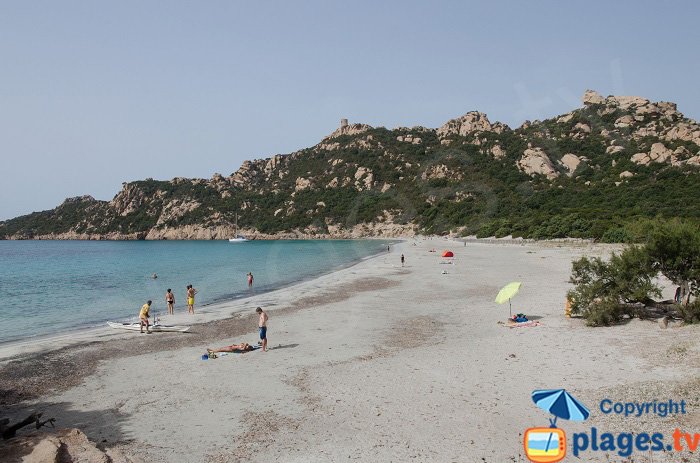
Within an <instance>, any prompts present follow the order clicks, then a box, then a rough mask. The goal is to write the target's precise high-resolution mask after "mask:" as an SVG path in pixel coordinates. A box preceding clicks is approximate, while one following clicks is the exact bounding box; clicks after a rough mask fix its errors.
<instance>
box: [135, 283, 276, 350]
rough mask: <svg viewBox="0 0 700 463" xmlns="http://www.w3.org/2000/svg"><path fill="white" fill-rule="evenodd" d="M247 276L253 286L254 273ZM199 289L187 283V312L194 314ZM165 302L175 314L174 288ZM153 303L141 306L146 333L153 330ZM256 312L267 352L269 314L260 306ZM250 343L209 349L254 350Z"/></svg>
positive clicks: (149, 302)
mask: <svg viewBox="0 0 700 463" xmlns="http://www.w3.org/2000/svg"><path fill="white" fill-rule="evenodd" d="M153 278H154V279H155V278H158V277H157V276H156V274H155V273H154V274H153ZM246 278H247V280H248V288H252V287H253V273H252V272H248V273H247V275H246ZM197 293H198V291H197V290H196V289H195V288H194V286H192V285H187V312H188V313H190V314H193V315H194V297H195V294H197ZM165 303H166V305H167V306H168V314H169V315H173V314H174V312H175V294H173V290H172V288H168V290H167V291H166V293H165ZM152 304H153V301H152V300H148V301H146V303H145V304H144V305H143V306H141V310H140V311H139V324H140V327H141V333H143V332H144V331H143V329H144V327H145V328H146V331H145V332H146V333H148V334H151V333H152V331H151V329H150V326H151V323H150V320H149V319H150V316H151V315H150V310H151V305H152ZM255 311H256V313H257V314H258V331H259V335H260V343H259V344H260V345H261V347H262V350H263V352H267V320H268V318H269V317H268V315H267V313H265V311H264V310H263V309H262V308H261V307H258V308H257V309H255ZM249 347H250V345H249V344H247V343H243V344H232V345H230V346H224V347H221V348H219V349H207V351H211V352H233V351H242V352H246V351H247V350H252V349H249Z"/></svg>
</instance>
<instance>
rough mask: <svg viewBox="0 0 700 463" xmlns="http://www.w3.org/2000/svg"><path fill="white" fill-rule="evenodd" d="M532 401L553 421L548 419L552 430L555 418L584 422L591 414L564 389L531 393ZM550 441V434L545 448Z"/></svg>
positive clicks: (555, 422)
mask: <svg viewBox="0 0 700 463" xmlns="http://www.w3.org/2000/svg"><path fill="white" fill-rule="evenodd" d="M532 401H533V402H535V405H537V406H538V407H540V408H541V409H542V410H546V411H548V412H549V413H551V414H552V415H554V419H553V420H552V419H551V418H550V420H549V425H550V427H552V428H556V427H557V418H562V419H564V420H573V421H585V420H586V419H587V418H588V416H589V415H590V414H591V412H590V411H589V410H588V409H587V408H586V406H585V405H583V404H582V403H581V402H579V401H578V400H576V399H575V398H574V396H572V395H571V394H569V393H568V392H566V389H544V390H538V391H533V393H532ZM551 440H552V434H550V435H549V440H548V441H547V448H546V449H545V451H546V450H549V443H550V442H551Z"/></svg>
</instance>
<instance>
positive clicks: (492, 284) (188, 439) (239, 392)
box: [0, 237, 700, 463]
mask: <svg viewBox="0 0 700 463" xmlns="http://www.w3.org/2000/svg"><path fill="white" fill-rule="evenodd" d="M431 248H435V249H436V250H438V251H442V250H443V249H446V248H448V249H451V250H453V251H454V253H455V255H456V258H455V259H454V263H453V264H447V265H445V264H443V262H444V261H443V260H442V259H440V257H439V255H438V253H430V252H429V250H430V249H431ZM610 251H611V248H610V247H609V246H600V245H590V246H589V245H586V246H566V245H565V244H561V243H536V244H532V243H525V244H520V243H518V244H517V245H508V246H501V245H499V244H493V243H467V245H466V246H465V245H464V244H463V242H461V241H448V240H446V239H444V238H436V237H426V238H417V239H416V240H415V245H414V243H413V242H411V240H409V241H405V242H403V243H400V244H398V245H396V246H395V247H394V249H393V250H392V253H391V254H384V257H382V254H379V255H377V256H375V257H373V258H370V259H366V260H364V261H362V262H360V263H358V264H356V265H354V266H352V267H349V268H346V269H344V270H341V271H338V272H333V273H331V274H326V275H323V276H321V277H319V278H317V279H314V280H311V281H307V282H304V283H302V284H299V285H295V286H293V287H289V288H285V289H283V290H279V291H277V292H276V293H267V294H266V295H264V296H261V297H260V298H259V299H258V300H254V301H249V302H247V303H246V304H241V305H240V307H238V306H237V305H236V304H230V305H228V306H226V308H224V309H222V310H221V312H220V313H221V314H225V313H226V312H231V313H232V314H237V315H234V316H232V317H229V318H224V319H217V320H213V319H212V320H211V321H209V322H208V323H203V324H200V325H197V330H196V332H195V333H192V334H180V333H159V334H154V335H152V336H141V335H139V334H137V333H136V334H134V333H128V332H125V333H124V334H123V335H119V336H114V337H113V339H101V340H100V339H93V340H91V341H90V342H86V343H85V344H82V345H80V344H78V345H74V346H73V347H70V348H64V349H59V350H57V351H56V350H55V351H52V352H49V353H46V354H43V353H40V354H39V355H34V356H33V357H32V356H30V355H27V356H26V357H25V358H23V359H22V361H19V362H9V363H8V364H5V365H4V366H2V367H0V389H2V390H4V391H12V390H14V391H15V392H24V395H22V394H16V393H13V394H7V395H6V396H5V397H4V402H5V403H3V404H2V408H3V409H4V410H3V412H4V413H3V415H7V416H10V417H13V418H14V417H23V416H22V415H23V414H24V415H26V411H27V410H30V409H40V410H44V411H45V412H46V414H47V415H46V416H55V417H57V418H58V423H57V425H58V426H59V427H71V425H72V426H73V427H75V426H78V427H80V428H81V429H82V430H83V431H84V432H85V433H86V434H87V436H88V437H89V438H90V439H91V440H92V441H93V442H96V443H98V444H99V446H100V447H101V448H106V449H117V450H119V451H120V452H122V453H123V454H124V455H126V456H128V458H129V460H125V461H134V462H135V461H142V462H149V463H150V462H166V461H193V462H203V463H204V462H207V463H209V462H235V461H250V462H253V463H255V462H263V461H289V462H297V461H299V462H301V461H347V460H348V459H351V460H352V459H355V460H359V461H380V460H381V461H389V460H394V461H408V460H410V459H416V461H458V462H466V463H472V462H473V461H484V462H488V463H502V462H503V461H511V460H512V459H513V458H515V460H513V461H518V460H517V458H518V457H519V455H520V454H521V453H522V441H521V440H520V438H519V435H520V434H521V433H522V432H523V430H524V429H526V428H529V427H532V426H536V425H538V424H539V425H544V424H545V423H546V418H547V415H546V414H545V413H544V412H542V411H541V410H539V409H537V408H536V407H534V406H533V405H532V403H531V400H530V393H531V391H532V390H534V389H543V388H556V387H566V388H567V390H570V391H572V393H574V395H575V396H576V397H577V398H578V399H580V400H582V401H583V402H584V403H585V404H587V405H589V406H590V407H593V406H594V405H595V404H596V401H598V402H599V401H600V398H601V397H610V398H611V399H614V400H623V399H624V400H640V401H641V400H654V399H656V398H663V397H676V398H678V399H681V398H691V397H696V396H698V394H697V393H698V392H699V391H700V382H697V380H696V377H697V376H698V374H700V360H699V359H697V356H696V355H695V353H696V352H700V339H698V336H697V335H698V333H699V332H700V327H697V326H687V327H679V326H677V324H672V325H671V326H670V327H669V329H667V330H660V329H659V328H658V325H657V324H656V323H655V322H650V321H643V320H632V321H630V322H629V323H627V324H623V325H619V326H614V327H609V328H588V327H585V326H584V323H583V321H582V320H580V319H567V318H565V317H564V313H563V312H564V310H563V301H564V299H563V298H564V294H565V290H566V288H567V287H568V283H567V282H566V280H567V279H568V274H569V272H570V268H571V267H570V266H571V260H572V259H573V258H576V257H577V256H580V255H589V256H605V255H606V254H609V252H610ZM401 253H403V254H405V255H406V257H407V259H406V267H401V265H400V263H399V262H398V256H399V255H400V254H401ZM443 271H447V273H443ZM515 279H518V280H523V282H524V284H523V288H522V289H521V292H520V293H519V294H518V295H517V296H516V298H515V299H514V300H513V310H514V313H515V311H523V312H525V313H528V314H529V315H531V316H533V317H535V318H533V319H537V320H538V321H540V322H541V326H538V327H532V328H521V329H508V328H506V327H504V326H502V325H501V324H499V322H501V321H503V320H505V317H507V315H508V307H507V304H506V305H505V306H503V305H500V306H499V305H496V304H494V303H493V298H494V297H495V293H496V292H497V291H498V289H499V288H500V287H501V286H502V284H503V282H507V281H512V280H515ZM246 305H247V307H246ZM255 305H262V306H263V307H264V308H265V309H266V311H268V313H269V314H270V329H269V333H270V334H269V336H270V337H271V341H270V342H271V344H270V346H271V351H270V352H268V353H260V352H253V353H249V354H245V355H229V356H225V357H222V358H221V359H217V360H210V361H202V360H201V359H200V357H201V354H202V352H203V351H204V348H205V347H212V346H218V345H223V344H219V343H228V342H233V341H236V342H241V341H245V342H249V343H250V342H254V338H255V337H256V336H255V335H256V332H255V326H256V321H257V320H256V317H255V315H254V314H253V313H252V311H253V308H254V307H255ZM237 308H240V309H241V310H243V309H245V312H241V311H236V310H235V309H237ZM544 356H546V358H547V359H549V362H548V363H547V367H546V368H534V367H533V366H536V365H540V364H541V362H542V358H543V357H544ZM669 360H670V361H669ZM154 366H155V367H158V368H156V370H154ZM66 372H70V374H65V373H66ZM696 382H697V384H696ZM27 385H31V387H27ZM696 402H697V401H695V400H694V401H693V402H692V407H693V412H694V413H693V414H691V415H688V416H686V417H678V420H679V421H678V423H676V422H675V421H674V425H676V424H678V425H679V426H683V427H684V429H689V430H693V429H699V428H700V403H696ZM407 405H410V406H407ZM143 411H148V412H147V413H143ZM241 423H246V424H247V426H240V424H241ZM590 424H591V425H593V426H600V427H601V428H606V429H609V430H618V431H624V432H632V431H639V430H641V431H650V430H651V428H650V426H656V429H657V430H658V429H662V430H665V429H666V428H668V426H669V423H668V422H667V421H663V420H656V421H654V419H650V421H649V420H648V421H644V422H639V421H636V422H632V421H621V420H619V419H618V418H616V417H604V416H603V417H601V416H600V413H598V414H597V416H594V417H593V418H592V421H591V423H590ZM645 426H646V427H645ZM583 429H585V426H584V425H582V424H581V425H580V424H572V423H566V430H567V433H569V432H577V431H581V430H583ZM27 433H29V431H28V432H27ZM33 433H34V434H35V435H37V436H41V435H46V434H47V433H46V432H45V431H43V430H40V431H36V432H33ZM480 436H481V437H480ZM483 436H487V438H486V439H484V438H483ZM496 441H498V442H499V445H498V446H494V442H496ZM152 443H157V444H155V445H153V444H152ZM591 455H592V458H586V460H587V461H591V462H598V461H601V462H602V461H606V460H604V459H596V457H597V455H594V454H591ZM680 456H681V455H680V454H674V457H676V459H677V458H679V457H680ZM640 457H641V458H639V459H637V455H635V461H640V462H645V461H647V460H645V459H644V456H643V455H640ZM654 458H655V459H654V461H656V462H658V461H664V460H663V459H659V457H658V456H655V457H654ZM669 461H670V460H669Z"/></svg>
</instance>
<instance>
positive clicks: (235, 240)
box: [228, 214, 248, 243]
mask: <svg viewBox="0 0 700 463" xmlns="http://www.w3.org/2000/svg"><path fill="white" fill-rule="evenodd" d="M235 227H236V228H235V229H234V230H235V232H234V234H233V238H229V239H228V241H229V243H244V242H246V241H248V238H246V237H245V236H243V235H239V234H238V214H236V224H235Z"/></svg>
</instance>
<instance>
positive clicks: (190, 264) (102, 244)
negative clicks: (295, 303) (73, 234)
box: [0, 240, 387, 342]
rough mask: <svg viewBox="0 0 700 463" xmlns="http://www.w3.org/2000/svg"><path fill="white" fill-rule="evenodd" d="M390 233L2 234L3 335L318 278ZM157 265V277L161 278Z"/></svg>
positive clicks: (380, 246) (375, 247)
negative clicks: (142, 237)
mask: <svg viewBox="0 0 700 463" xmlns="http://www.w3.org/2000/svg"><path fill="white" fill-rule="evenodd" d="M386 246H387V242H386V241H379V240H333V241H330V240H329V241H251V242H247V243H229V242H228V241H0V294H2V304H0V342H7V341H12V340H17V339H23V338H29V337H33V336H42V335H47V334H54V333H59V332H63V331H68V330H72V329H77V328H80V327H85V326H97V325H101V324H103V323H104V322H105V321H107V320H124V319H129V318H132V317H135V316H136V315H138V310H139V308H140V307H141V305H142V304H143V303H144V301H146V300H147V299H152V300H153V306H152V309H151V313H153V312H157V313H163V314H165V313H167V309H166V307H165V302H164V299H165V292H166V290H167V289H168V288H172V290H173V293H174V294H175V311H176V313H177V312H183V311H186V310H187V306H186V298H185V291H186V289H185V287H186V286H187V285H188V284H192V285H193V286H194V287H195V288H196V289H197V290H198V291H199V292H198V294H197V303H196V305H195V309H196V307H201V306H202V305H207V304H211V303H214V302H220V301H224V300H230V299H235V298H240V297H244V296H247V295H250V294H251V290H249V289H248V284H247V281H246V274H247V273H248V272H253V276H254V277H255V282H254V288H253V291H254V292H255V294H259V293H260V292H263V291H269V290H273V289H277V288H279V287H282V286H285V285H288V284H290V283H294V282H297V281H301V280H304V279H309V278H311V277H314V276H318V275H320V274H323V273H327V272H330V271H332V270H334V269H338V268H341V267H345V266H348V265H350V264H352V263H354V262H357V261H358V260H361V259H362V258H365V257H367V256H370V255H372V254H376V253H379V252H382V251H384V252H386ZM153 273H156V274H157V275H158V278H157V279H153V278H151V275H152V274H153Z"/></svg>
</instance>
